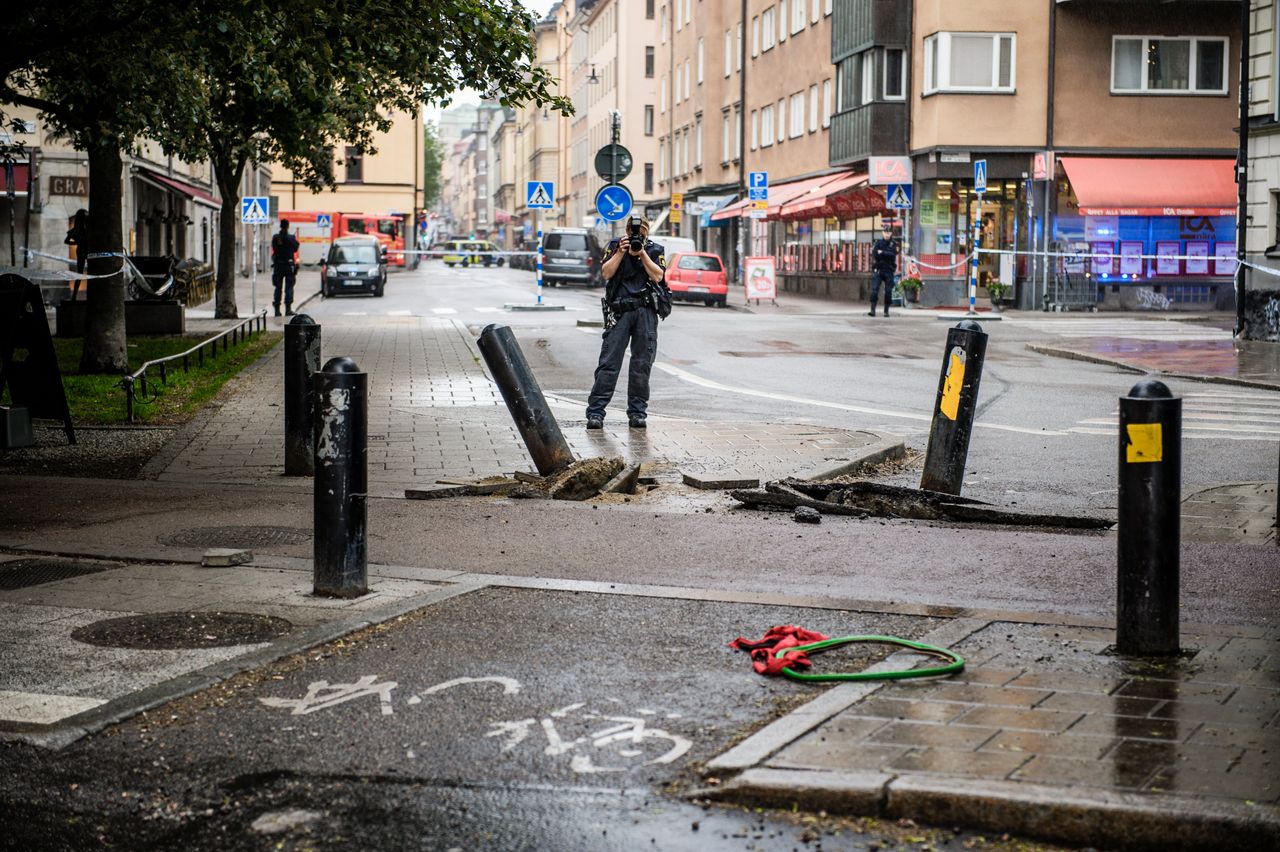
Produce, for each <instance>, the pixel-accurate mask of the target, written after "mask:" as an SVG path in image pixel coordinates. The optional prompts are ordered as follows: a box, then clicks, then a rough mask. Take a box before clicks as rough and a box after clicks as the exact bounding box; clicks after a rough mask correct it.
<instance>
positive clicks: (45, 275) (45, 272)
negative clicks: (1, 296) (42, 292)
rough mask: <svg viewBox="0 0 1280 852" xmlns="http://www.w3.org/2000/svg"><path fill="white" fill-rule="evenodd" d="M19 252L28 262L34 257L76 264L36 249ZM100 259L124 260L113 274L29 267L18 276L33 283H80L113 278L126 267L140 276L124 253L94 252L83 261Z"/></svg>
mask: <svg viewBox="0 0 1280 852" xmlns="http://www.w3.org/2000/svg"><path fill="white" fill-rule="evenodd" d="M20 251H22V253H23V254H24V255H26V257H27V259H28V260H30V259H31V258H34V257H43V258H46V259H48V260H56V261H58V262H59V263H65V264H67V265H68V266H74V265H75V264H76V262H77V261H76V259H75V258H71V257H63V256H61V255H57V254H49V253H48V252H44V251H39V250H38V249H33V248H28V247H27V246H22V248H21V249H20ZM101 257H118V258H122V259H123V260H124V264H122V265H121V267H120V268H119V269H117V270H116V271H115V272H105V273H98V274H91V273H88V272H72V271H70V270H61V269H34V268H31V267H27V268H25V269H23V270H22V272H21V273H20V274H21V275H22V277H23V278H27V279H30V280H33V281H34V280H37V279H39V280H41V281H81V280H86V279H90V278H114V277H115V276H117V275H119V274H120V273H122V272H124V271H125V268H126V267H127V268H128V269H130V270H131V271H132V272H133V274H134V275H141V273H140V272H138V269H137V267H135V266H134V265H133V263H132V262H131V261H130V260H129V256H128V255H127V254H125V253H124V252H118V251H101V252H94V253H93V254H89V255H86V256H85V260H93V259H94V258H101Z"/></svg>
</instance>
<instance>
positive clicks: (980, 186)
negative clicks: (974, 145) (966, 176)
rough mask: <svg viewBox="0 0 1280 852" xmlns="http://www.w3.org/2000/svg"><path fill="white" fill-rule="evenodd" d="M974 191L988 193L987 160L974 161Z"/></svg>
mask: <svg viewBox="0 0 1280 852" xmlns="http://www.w3.org/2000/svg"><path fill="white" fill-rule="evenodd" d="M973 191H974V192H986V191H987V161H986V160H974V161H973Z"/></svg>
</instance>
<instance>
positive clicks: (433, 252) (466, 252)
mask: <svg viewBox="0 0 1280 852" xmlns="http://www.w3.org/2000/svg"><path fill="white" fill-rule="evenodd" d="M387 254H420V255H427V256H429V257H444V256H445V255H449V256H450V257H486V256H489V257H533V256H534V255H536V254H538V252H536V251H471V250H470V249H459V250H457V251H440V250H439V249H394V248H393V249H387Z"/></svg>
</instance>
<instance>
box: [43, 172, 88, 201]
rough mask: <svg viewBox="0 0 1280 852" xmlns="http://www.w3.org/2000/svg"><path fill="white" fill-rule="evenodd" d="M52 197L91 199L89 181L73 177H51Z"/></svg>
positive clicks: (50, 190)
mask: <svg viewBox="0 0 1280 852" xmlns="http://www.w3.org/2000/svg"><path fill="white" fill-rule="evenodd" d="M49 194H50V195H79V196H82V197H84V198H88V197H89V179H88V178H87V177H75V176H71V175H50V177H49Z"/></svg>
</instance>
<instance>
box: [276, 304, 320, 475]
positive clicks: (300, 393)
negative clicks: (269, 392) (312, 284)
mask: <svg viewBox="0 0 1280 852" xmlns="http://www.w3.org/2000/svg"><path fill="white" fill-rule="evenodd" d="M319 369H320V326H319V325H317V324H316V321H315V320H313V319H312V318H311V317H309V316H307V315H306V314H298V315H297V316H295V317H294V318H293V319H292V320H290V321H289V324H288V325H286V326H285V327H284V475H285V476H311V474H312V473H313V472H314V470H315V466H314V464H313V461H314V458H313V453H314V452H315V447H314V444H315V436H314V432H313V430H314V425H315V419H314V417H313V416H312V415H313V408H314V406H313V405H312V401H311V395H312V393H313V391H314V389H315V382H314V380H313V378H312V377H313V375H314V374H315V372H316V371H317V370H319Z"/></svg>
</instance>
